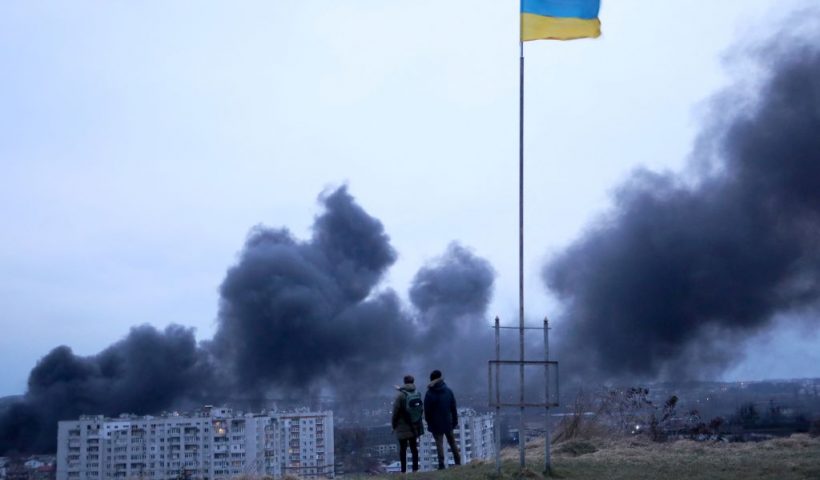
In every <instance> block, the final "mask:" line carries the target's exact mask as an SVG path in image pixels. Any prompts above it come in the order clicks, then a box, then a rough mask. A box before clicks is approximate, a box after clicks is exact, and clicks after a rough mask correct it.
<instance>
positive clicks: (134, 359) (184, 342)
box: [0, 325, 210, 452]
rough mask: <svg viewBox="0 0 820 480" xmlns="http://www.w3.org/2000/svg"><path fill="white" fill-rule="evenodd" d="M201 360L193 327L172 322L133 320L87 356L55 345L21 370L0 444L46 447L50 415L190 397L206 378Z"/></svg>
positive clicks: (152, 407) (150, 408) (53, 431)
mask: <svg viewBox="0 0 820 480" xmlns="http://www.w3.org/2000/svg"><path fill="white" fill-rule="evenodd" d="M208 363H209V362H208V359H207V357H206V356H204V355H203V352H202V351H201V350H200V349H198V348H197V345H196V341H195V340H194V335H193V331H192V330H191V329H187V328H183V327H180V326H169V327H168V328H166V329H165V330H164V331H162V332H161V331H158V330H156V329H155V328H154V327H151V326H147V325H144V326H140V327H135V328H133V329H131V332H130V333H129V335H128V336H127V337H126V338H125V339H123V340H121V341H119V342H117V343H115V344H113V345H111V346H110V347H108V348H106V349H105V350H103V351H102V352H101V353H99V354H98V355H94V356H88V357H82V356H78V355H75V354H74V353H73V352H72V351H71V349H70V348H68V347H66V346H60V347H57V348H55V349H54V350H52V351H51V352H49V353H48V355H46V356H45V357H43V358H42V359H41V360H40V361H39V362H38V363H37V365H36V366H35V367H34V369H33V370H32V371H31V373H30V374H29V380H28V391H27V393H26V395H25V396H24V397H23V399H22V400H20V401H18V402H15V403H13V404H12V405H11V406H10V407H8V409H7V411H6V412H4V414H3V415H0V452H7V451H10V450H17V451H21V452H32V451H34V452H38V451H39V452H42V451H49V450H52V451H53V448H54V444H55V442H56V437H57V421H58V420H63V419H72V418H78V417H79V416H80V415H81V414H105V415H117V414H119V413H122V412H132V413H150V412H159V411H162V410H163V409H167V408H170V407H171V406H175V405H181V404H183V403H184V402H185V401H186V400H188V401H191V402H193V401H198V400H199V399H201V398H204V395H203V394H202V389H204V388H207V387H208V386H209V385H210V382H209V378H210V375H209V372H210V368H209V366H208Z"/></svg>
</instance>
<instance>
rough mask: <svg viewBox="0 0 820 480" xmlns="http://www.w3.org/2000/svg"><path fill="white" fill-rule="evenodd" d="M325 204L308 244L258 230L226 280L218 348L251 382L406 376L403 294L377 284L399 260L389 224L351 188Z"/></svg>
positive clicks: (293, 384) (287, 385) (241, 378)
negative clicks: (403, 369) (359, 201)
mask: <svg viewBox="0 0 820 480" xmlns="http://www.w3.org/2000/svg"><path fill="white" fill-rule="evenodd" d="M321 201H322V203H323V206H324V208H325V211H324V213H322V214H321V215H320V216H319V217H317V218H316V221H315V223H314V225H313V235H312V238H311V239H310V240H309V241H306V242H300V241H297V240H296V239H294V238H293V236H292V235H291V234H290V233H289V232H288V231H287V230H277V229H269V228H264V227H257V228H255V229H254V230H253V231H251V233H250V235H249V237H248V240H247V242H246V244H245V247H244V249H243V250H242V252H241V254H240V259H239V263H238V264H237V265H236V266H234V267H232V268H231V269H230V270H229V271H228V274H227V276H226V278H225V281H224V282H223V283H222V286H221V288H220V295H221V301H220V312H219V330H218V331H217V333H216V336H215V338H214V342H213V348H214V351H215V352H216V355H217V356H218V357H219V358H220V359H222V360H224V361H226V362H227V363H228V364H229V365H231V372H230V373H232V376H233V377H235V378H236V379H237V380H238V383H239V385H240V386H241V387H243V388H245V389H253V390H256V391H262V390H264V389H266V388H268V387H270V386H275V387H279V389H280V391H281V390H286V391H294V390H296V391H306V390H307V389H309V388H312V387H322V386H332V387H339V388H341V387H343V386H344V385H350V384H353V385H360V382H361V381H362V380H363V379H368V381H373V380H375V379H379V378H383V377H384V375H392V376H397V375H399V374H398V373H396V372H397V371H401V370H400V367H399V365H401V364H402V362H403V361H404V358H405V355H406V353H407V351H409V350H410V349H411V348H412V346H413V338H414V337H413V335H414V333H413V330H412V322H411V320H410V319H409V317H407V316H406V315H404V314H403V312H402V311H401V308H400V303H399V300H398V298H397V296H396V294H395V293H394V292H392V291H390V290H387V291H382V292H379V291H376V290H374V289H375V287H376V286H377V284H378V282H379V281H380V280H381V278H382V276H383V274H384V273H385V272H386V270H387V268H388V267H390V265H392V264H393V263H394V262H395V260H396V252H395V251H394V249H393V247H392V246H391V245H390V243H389V239H388V237H387V235H386V234H385V232H384V228H383V226H382V224H381V222H379V221H378V220H377V219H375V218H373V217H371V216H370V215H368V214H367V213H366V212H365V211H364V210H363V209H362V208H361V207H360V206H359V205H357V204H356V203H355V202H354V200H353V197H352V196H351V195H350V194H349V193H348V192H347V189H346V187H341V188H339V189H337V190H336V191H334V192H332V193H330V194H328V195H325V196H323V197H322V198H321Z"/></svg>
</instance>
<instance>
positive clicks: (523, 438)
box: [518, 7, 526, 469]
mask: <svg viewBox="0 0 820 480" xmlns="http://www.w3.org/2000/svg"><path fill="white" fill-rule="evenodd" d="M520 10H521V9H520V7H519V11H520ZM519 18H520V13H519ZM519 22H520V20H519ZM520 28H521V26H520V23H519V36H518V38H519V41H518V47H519V52H520V53H519V62H518V63H519V67H518V343H519V351H520V353H521V357H520V358H521V364H520V366H519V385H520V388H519V404H520V405H521V412H520V419H519V423H518V456H519V463H520V466H521V468H522V469H523V468H524V448H525V445H524V444H525V442H526V433H525V431H524V41H523V40H521V38H522V37H521V32H520Z"/></svg>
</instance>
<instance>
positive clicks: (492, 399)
mask: <svg viewBox="0 0 820 480" xmlns="http://www.w3.org/2000/svg"><path fill="white" fill-rule="evenodd" d="M493 328H494V329H495V360H490V361H489V362H487V383H488V385H489V389H488V400H489V406H490V407H494V408H495V418H496V421H495V471H496V474H497V475H500V474H501V425H500V421H501V408H503V407H516V408H518V409H519V410H520V423H519V429H518V449H519V467H520V468H521V470H523V469H524V465H525V462H526V455H525V448H524V447H525V445H524V444H525V442H526V433H525V431H526V429H525V425H524V411H525V409H526V408H528V407H530V408H543V409H544V410H545V418H544V472H545V473H549V472H550V471H551V460H550V457H551V451H550V439H551V435H550V414H549V410H550V408H551V407H557V406H558V402H557V401H555V402H552V401H550V399H551V397H550V393H551V392H550V367H553V368H554V369H555V382H556V383H555V384H556V391H555V397H556V399H557V398H558V391H557V389H558V387H557V386H558V362H556V361H552V360H550V352H549V320H547V319H546V318H545V319H544V327H543V331H544V360H524V331H525V330H541V329H540V328H537V327H523V326H521V327H502V326H501V325H500V321H499V319H498V317H496V318H495V326H494V327H493ZM504 328H510V329H512V328H514V329H516V330H519V333H520V340H519V341H520V348H521V355H520V360H502V359H501V329H504ZM503 365H518V366H519V380H520V382H519V397H518V398H519V401H518V402H502V401H501V367H502V366H503ZM527 365H532V366H538V365H541V366H543V367H544V380H545V382H544V401H543V402H526V401H524V391H525V388H524V387H525V382H524V367H525V366H527Z"/></svg>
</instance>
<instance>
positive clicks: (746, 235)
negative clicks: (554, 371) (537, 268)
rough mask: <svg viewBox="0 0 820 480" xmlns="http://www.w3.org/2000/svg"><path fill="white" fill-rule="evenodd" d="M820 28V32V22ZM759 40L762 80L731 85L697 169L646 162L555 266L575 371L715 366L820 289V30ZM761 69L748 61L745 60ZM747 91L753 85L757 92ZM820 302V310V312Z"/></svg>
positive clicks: (551, 277) (663, 371)
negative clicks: (672, 170)
mask: <svg viewBox="0 0 820 480" xmlns="http://www.w3.org/2000/svg"><path fill="white" fill-rule="evenodd" d="M817 31H818V30H814V32H817ZM814 32H812V34H811V36H810V38H803V39H800V38H794V37H791V36H789V35H787V34H785V33H784V34H783V35H781V36H780V37H779V40H777V41H775V42H773V43H772V44H770V45H768V46H766V47H764V48H760V49H757V51H756V53H755V56H754V58H756V60H757V63H758V66H759V69H760V70H759V71H760V72H762V74H763V77H762V78H761V81H760V83H759V84H758V87H757V88H756V89H753V90H752V91H751V92H750V93H744V90H743V88H742V82H739V84H738V87H737V88H736V89H735V90H734V91H731V92H729V93H727V94H725V95H722V96H720V97H718V98H717V99H716V101H715V103H714V111H715V112H716V113H715V115H714V117H713V119H712V121H711V122H710V123H709V124H708V125H706V128H705V129H704V132H703V133H702V135H701V138H700V140H699V142H698V148H697V149H696V150H695V152H694V155H693V170H694V172H695V178H696V179H695V180H694V181H692V177H691V176H689V177H685V176H684V175H674V174H662V173H654V172H650V171H646V170H640V171H638V172H636V173H635V174H634V175H632V177H631V178H630V179H629V180H628V181H627V182H626V183H625V184H624V185H622V186H621V188H620V189H619V190H618V192H617V195H616V196H615V208H614V209H613V211H611V212H610V213H609V214H607V215H606V216H605V217H603V218H602V219H601V220H600V221H599V222H598V223H597V224H595V225H593V226H592V227H591V228H590V229H589V230H588V231H587V233H586V234H585V235H584V236H583V237H582V238H580V239H579V240H578V241H576V242H575V243H574V244H572V245H571V246H570V247H569V248H568V249H567V250H566V251H565V252H564V253H562V254H560V255H558V256H557V258H555V259H554V260H553V261H551V263H549V264H548V265H547V267H545V269H544V279H545V282H546V284H547V285H548V287H549V288H550V289H551V290H552V291H553V292H555V293H556V294H557V295H558V296H559V298H560V299H561V300H562V301H563V302H564V306H565V307H566V308H565V312H564V318H563V321H562V323H561V328H560V329H559V331H563V332H564V333H565V334H564V335H563V336H562V338H560V340H559V342H558V343H559V345H558V346H559V348H560V355H561V356H562V358H561V360H564V361H569V367H568V368H565V369H564V371H565V372H567V373H568V374H572V373H575V374H579V375H586V376H587V378H589V377H590V376H595V377H596V378H604V379H607V378H609V379H617V378H625V377H629V378H632V379H634V378H635V377H636V376H637V377H639V378H640V377H646V378H657V377H674V378H683V377H689V378H698V377H701V378H703V377H708V376H709V375H710V374H713V373H715V372H719V371H720V370H721V369H723V368H725V367H726V366H728V365H729V364H730V363H731V362H732V361H733V360H734V359H735V358H737V357H736V355H737V353H738V349H737V345H740V344H742V340H743V339H745V338H747V337H748V336H750V335H751V334H753V333H755V332H758V331H760V330H761V329H765V328H768V327H770V326H771V324H772V321H773V319H775V318H776V317H777V316H778V315H780V314H794V313H795V312H796V311H797V310H801V312H802V313H803V314H804V315H805V316H809V317H811V316H814V317H815V318H816V307H817V304H818V300H820V37H818V35H817V34H816V33H814ZM745 72H746V73H748V71H745ZM747 92H748V91H747ZM807 312H813V314H807Z"/></svg>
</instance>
